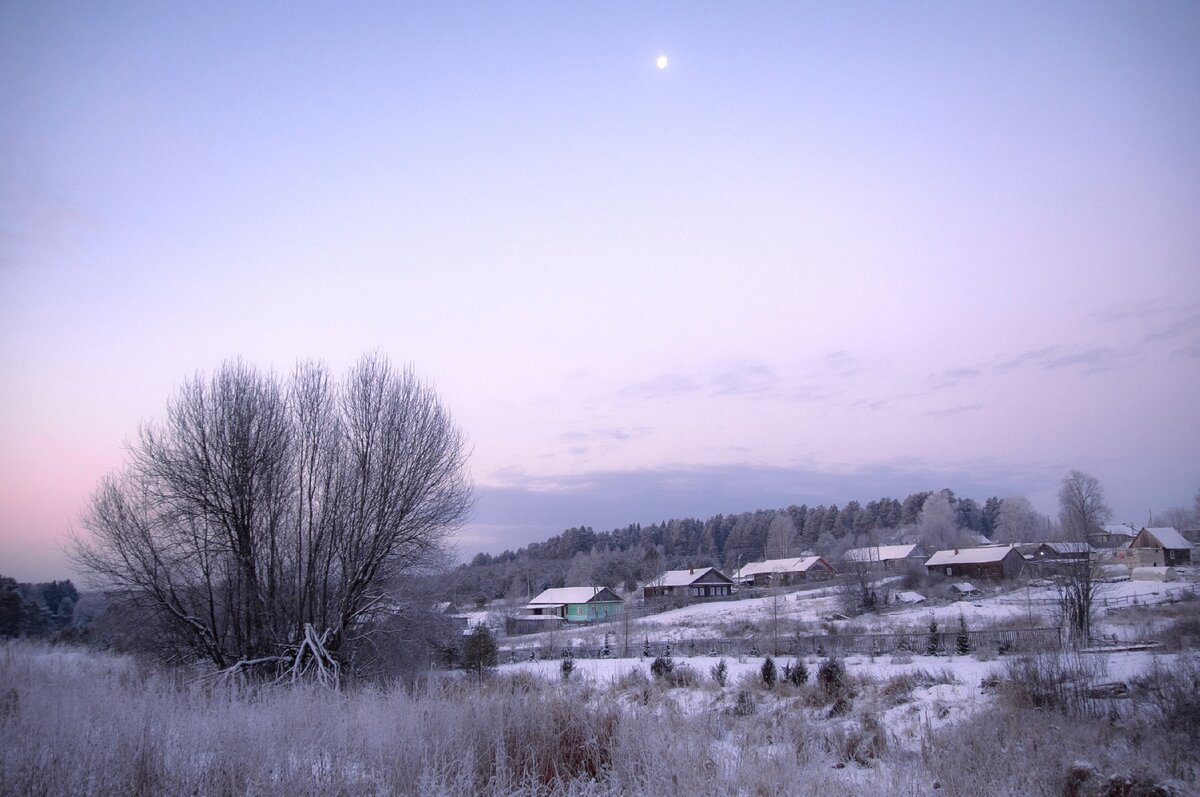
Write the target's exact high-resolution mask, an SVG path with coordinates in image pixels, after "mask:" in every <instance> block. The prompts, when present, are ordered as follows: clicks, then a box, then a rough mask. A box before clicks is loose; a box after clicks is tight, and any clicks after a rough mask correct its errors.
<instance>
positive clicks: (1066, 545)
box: [1042, 542, 1092, 554]
mask: <svg viewBox="0 0 1200 797" xmlns="http://www.w3.org/2000/svg"><path fill="white" fill-rule="evenodd" d="M1042 545H1045V546H1046V547H1047V548H1049V549H1050V550H1052V551H1054V552H1055V553H1064V554H1065V553H1090V552H1091V551H1092V546H1090V545H1088V544H1087V543H1086V542H1044V543H1042Z"/></svg>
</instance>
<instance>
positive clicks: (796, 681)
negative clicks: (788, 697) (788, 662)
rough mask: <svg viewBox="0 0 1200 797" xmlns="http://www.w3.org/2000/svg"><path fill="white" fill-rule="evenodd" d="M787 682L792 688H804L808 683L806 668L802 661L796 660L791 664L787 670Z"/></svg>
mask: <svg viewBox="0 0 1200 797" xmlns="http://www.w3.org/2000/svg"><path fill="white" fill-rule="evenodd" d="M787 681H788V683H790V684H791V685H792V686H804V685H805V684H806V683H808V667H807V666H806V665H805V664H804V659H800V658H798V659H796V660H795V661H794V662H792V666H791V667H789V668H788V674H787Z"/></svg>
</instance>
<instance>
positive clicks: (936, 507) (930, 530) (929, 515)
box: [917, 490, 961, 550]
mask: <svg viewBox="0 0 1200 797" xmlns="http://www.w3.org/2000/svg"><path fill="white" fill-rule="evenodd" d="M917 534H918V536H919V537H920V540H921V542H922V543H924V544H925V545H927V546H929V547H930V548H932V549H933V550H942V549H945V548H953V547H955V546H957V545H958V544H959V543H960V541H961V540H960V537H961V532H960V530H959V528H958V523H957V517H956V514H955V511H954V507H953V506H951V505H950V496H949V495H947V493H946V491H945V490H942V491H941V492H936V493H933V494H932V495H930V496H929V497H928V498H926V499H925V505H924V506H922V507H921V518H920V520H919V521H918V522H917Z"/></svg>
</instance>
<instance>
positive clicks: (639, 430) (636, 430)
mask: <svg viewBox="0 0 1200 797" xmlns="http://www.w3.org/2000/svg"><path fill="white" fill-rule="evenodd" d="M653 431H654V430H653V429H652V428H651V427H649V426H631V427H628V428H621V427H609V428H600V427H594V428H592V429H588V430H586V431H583V430H578V429H576V430H573V431H570V432H563V433H562V434H560V435H559V436H558V439H559V440H562V441H563V442H564V443H584V442H591V441H607V442H623V441H625V440H633V439H635V438H638V437H645V436H646V435H648V434H650V433H651V432H653Z"/></svg>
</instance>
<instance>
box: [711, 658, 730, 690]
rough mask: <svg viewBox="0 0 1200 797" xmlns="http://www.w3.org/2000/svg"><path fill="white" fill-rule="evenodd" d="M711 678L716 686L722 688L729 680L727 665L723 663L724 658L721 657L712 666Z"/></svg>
mask: <svg viewBox="0 0 1200 797" xmlns="http://www.w3.org/2000/svg"><path fill="white" fill-rule="evenodd" d="M712 679H713V681H714V682H715V683H716V685H717V686H719V687H721V688H724V687H725V684H726V682H727V681H728V680H729V665H728V664H726V663H725V659H721V660H720V661H718V662H717V663H716V666H714V667H713V668H712Z"/></svg>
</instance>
